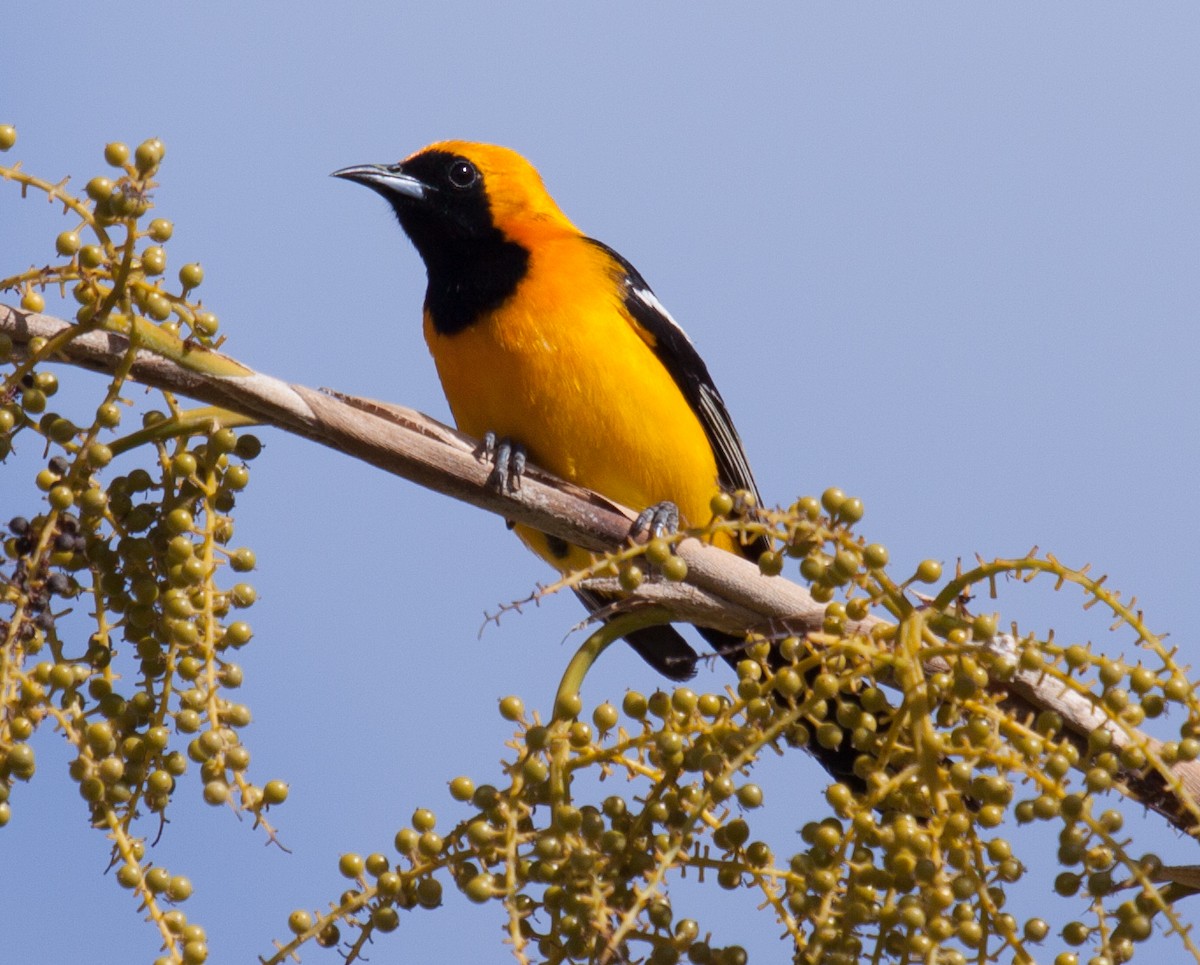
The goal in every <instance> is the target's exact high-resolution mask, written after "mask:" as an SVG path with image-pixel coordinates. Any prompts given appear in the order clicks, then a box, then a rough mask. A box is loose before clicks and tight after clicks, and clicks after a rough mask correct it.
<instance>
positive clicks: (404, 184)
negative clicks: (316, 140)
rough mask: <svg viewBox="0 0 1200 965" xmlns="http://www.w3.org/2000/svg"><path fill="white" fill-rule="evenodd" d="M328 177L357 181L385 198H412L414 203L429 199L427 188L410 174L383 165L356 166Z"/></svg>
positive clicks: (335, 172)
mask: <svg viewBox="0 0 1200 965" xmlns="http://www.w3.org/2000/svg"><path fill="white" fill-rule="evenodd" d="M330 177H333V178H345V179H346V180H347V181H357V182H358V183H359V184H365V185H366V186H367V187H368V188H370V189H371V190H372V191H378V192H379V193H380V194H382V195H384V196H385V197H387V196H389V195H391V196H392V197H395V196H397V195H399V196H400V197H403V198H412V199H413V200H414V201H424V200H425V199H426V198H427V197H429V188H428V187H427V186H426V185H425V183H424V182H422V181H419V180H417V179H416V178H414V177H413V176H412V175H411V174H403V173H401V172H400V171H399V170H397V168H395V167H389V166H388V165H385V164H356V165H354V166H352V167H348V168H342V169H341V170H339V171H334V172H333V174H331V175H330Z"/></svg>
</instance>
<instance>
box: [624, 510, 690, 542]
mask: <svg viewBox="0 0 1200 965" xmlns="http://www.w3.org/2000/svg"><path fill="white" fill-rule="evenodd" d="M677 529H679V507H678V506H676V505H675V504H674V503H672V502H670V501H668V500H663V501H662V502H661V503H655V504H654V505H653V506H647V507H646V508H645V509H643V510H642V511H641V512H640V513H639V514H638V518H637V519H635V520H634V521H633V525H632V526H631V527H629V536H630V538H631V539H634V540H636V539H637V538H638V537H639V536H641V535H642V533H645V534H646V536H647V538H649V539H657V538H658V537H660V536H669V535H670V534H671V533H674V532H675V530H677Z"/></svg>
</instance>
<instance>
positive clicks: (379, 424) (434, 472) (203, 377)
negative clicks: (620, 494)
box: [0, 304, 1200, 835]
mask: <svg viewBox="0 0 1200 965" xmlns="http://www.w3.org/2000/svg"><path fill="white" fill-rule="evenodd" d="M69 327H71V323H69V322H66V321H63V320H62V319H59V318H55V317H53V316H50V315H43V314H38V313H32V312H24V311H20V310H18V309H14V308H11V307H8V306H5V305H2V304H0V333H5V334H7V335H8V336H9V337H10V338H12V340H13V343H14V345H15V346H17V348H18V350H21V349H22V348H23V347H24V346H26V345H28V343H29V341H30V340H31V339H33V338H37V337H41V338H52V337H54V336H55V335H58V334H60V333H62V332H63V331H64V330H65V329H67V328H69ZM129 347H130V340H129V337H127V336H125V335H122V334H118V333H114V332H109V331H97V330H94V331H87V332H81V333H80V334H79V335H78V336H76V337H75V338H73V339H72V340H71V341H70V342H68V343H67V345H66V346H65V348H64V350H63V352H62V353H61V359H62V361H63V362H65V363H68V364H74V365H79V366H83V367H85V368H89V369H93V370H96V371H102V372H109V373H111V372H113V371H115V369H116V368H117V366H118V365H119V364H120V363H121V360H122V359H123V358H124V357H125V355H126V353H127V352H128V350H129ZM230 373H235V374H230ZM131 374H132V376H133V378H135V379H136V380H137V381H139V382H142V383H144V384H146V385H150V386H154V387H156V388H159V389H165V390H168V391H171V392H176V393H179V394H181V395H184V396H187V397H189V398H193V399H196V400H198V401H202V402H207V403H209V404H212V405H217V406H221V407H223V408H226V409H230V410H232V411H234V412H238V413H241V414H243V415H246V416H250V417H252V418H254V419H256V420H258V421H261V422H262V423H264V424H266V425H270V426H274V427H276V428H278V429H282V430H283V431H285V432H291V433H293V434H296V435H300V436H304V437H306V438H309V439H313V440H315V441H317V442H320V443H322V444H323V445H326V446H329V447H330V448H332V449H336V450H338V451H339V452H343V453H346V454H347V455H350V456H353V457H354V458H356V459H361V460H363V461H364V462H368V463H370V464H372V465H374V466H378V467H379V468H381V469H384V470H386V471H387V472H390V473H393V474H395V475H398V476H402V477H404V478H405V479H409V480H411V481H412V482H415V483H417V484H419V485H422V486H425V487H428V488H430V489H434V490H436V491H438V492H442V493H445V494H446V495H448V496H452V497H453V498H455V499H460V500H463V501H465V502H468V503H471V504H473V505H475V506H479V507H480V508H482V509H486V510H488V511H489V512H493V513H497V514H499V515H501V516H503V517H504V518H506V519H510V520H514V521H516V522H519V523H525V524H528V525H529V526H532V527H534V528H536V529H539V530H542V531H543V532H546V533H550V534H552V535H554V536H558V537H561V538H562V539H565V540H567V541H569V542H572V543H576V544H578V545H580V546H584V547H586V548H588V549H590V550H594V551H611V550H614V549H617V548H618V547H619V546H620V545H621V544H622V543H623V542H624V541H625V539H626V537H627V534H628V532H629V526H630V522H631V520H632V519H633V515H634V514H633V513H632V512H631V511H630V510H628V509H626V508H625V507H621V506H617V505H616V504H614V503H612V502H611V501H609V500H607V499H605V498H604V497H602V496H600V495H598V494H596V493H593V492H590V491H588V490H584V489H581V488H579V487H576V486H573V485H571V484H569V483H566V482H564V481H562V480H560V479H557V478H555V477H553V476H551V475H549V474H547V473H544V472H542V471H540V470H539V469H537V467H530V468H529V470H528V472H527V474H526V475H525V476H524V477H523V481H522V484H521V487H520V489H519V490H518V491H517V492H516V493H513V494H503V493H499V492H497V491H496V490H495V489H493V488H492V487H491V486H489V485H488V482H487V478H488V473H489V466H488V464H487V463H486V462H485V461H484V460H482V459H480V458H479V456H478V446H477V443H476V442H475V440H473V439H471V438H469V437H467V436H465V435H463V434H462V433H460V432H457V431H456V430H454V429H451V428H449V427H448V426H445V425H443V424H441V423H439V422H437V421H436V420H434V419H431V418H429V417H428V416H426V415H424V414H422V413H420V412H417V411H415V410H413V409H407V408H404V407H403V406H399V405H395V404H392V403H385V402H375V401H372V400H367V399H359V398H355V397H352V396H345V395H340V394H335V393H327V392H320V391H317V390H314V389H311V388H308V387H306V386H302V385H296V384H292V383H288V382H284V381H282V380H280V379H277V378H274V377H272V376H269V375H265V374H263V373H260V372H255V371H253V370H251V369H249V368H247V367H246V366H244V365H242V364H241V363H239V362H237V361H236V360H233V359H230V358H228V357H227V356H223V355H220V354H219V353H216V352H213V351H211V350H209V349H205V348H203V347H200V346H194V347H188V348H186V349H182V347H181V351H179V352H178V353H176V357H175V358H168V357H165V356H164V355H162V354H158V353H156V352H151V351H148V350H145V349H142V350H139V351H138V352H137V355H136V359H135V361H134V364H133V368H132V370H131ZM678 552H679V554H680V556H682V557H683V559H684V561H685V562H686V563H687V566H688V578H687V582H686V583H683V584H673V583H665V582H650V583H647V584H644V585H643V587H642V588H641V589H639V590H638V592H637V594H635V596H636V597H637V598H638V599H641V600H645V601H647V602H653V603H655V604H658V605H661V606H664V607H667V608H668V609H669V610H670V611H671V612H672V613H674V614H677V615H678V617H679V619H680V620H681V621H685V622H689V623H699V624H702V625H705V626H711V627H716V628H718V629H723V630H727V631H731V632H739V631H745V630H747V629H757V630H760V631H763V632H769V633H782V632H790V633H806V632H811V631H815V630H819V629H820V627H821V625H822V622H823V618H824V606H823V605H821V604H818V603H817V602H815V601H814V600H813V599H812V597H811V596H810V595H809V593H808V592H807V590H805V589H804V588H803V587H801V586H799V585H797V584H795V583H792V582H790V581H789V580H787V579H784V578H782V577H765V576H763V575H762V574H761V573H760V572H759V570H758V567H757V566H755V565H754V564H752V563H750V562H748V561H746V560H744V559H741V558H739V557H736V556H734V555H733V554H731V553H727V552H725V551H723V550H719V549H716V548H714V547H712V546H709V545H706V544H703V543H701V542H699V541H698V540H695V539H688V540H684V541H683V542H682V543H681V544H680V545H679V548H678ZM881 624H882V621H880V620H877V619H875V618H868V619H867V620H865V621H863V623H861V624H859V625H858V629H861V630H862V631H864V632H870V630H871V629H872V628H873V627H877V626H880V625H881ZM988 646H989V647H990V648H992V649H994V650H997V651H998V652H1009V651H1012V650H1013V649H1014V648H1015V641H1014V640H1012V639H1011V638H1010V637H1006V636H1003V635H1000V636H997V638H996V639H995V640H994V641H993V642H992V643H991V644H989V645H988ZM993 686H994V688H995V689H997V690H1000V691H1002V692H1004V694H1005V695H1006V696H1005V700H1006V705H1007V707H1008V708H1009V709H1010V710H1011V711H1013V712H1014V713H1016V714H1017V715H1019V716H1020V717H1027V716H1030V715H1035V714H1037V713H1038V712H1040V711H1043V710H1053V711H1055V712H1057V713H1058V714H1059V715H1060V716H1061V717H1062V718H1063V720H1064V722H1065V726H1066V730H1067V732H1068V734H1069V735H1070V736H1071V737H1072V739H1073V740H1074V741H1075V742H1076V743H1077V744H1078V746H1080V747H1081V748H1082V747H1083V746H1084V745H1085V744H1086V740H1087V736H1088V734H1089V733H1091V732H1092V731H1093V730H1096V729H1097V728H1100V727H1107V728H1109V729H1110V730H1112V731H1113V736H1114V740H1115V743H1116V746H1117V747H1118V748H1120V747H1121V746H1123V745H1125V744H1126V743H1130V742H1131V741H1137V742H1139V743H1142V742H1145V746H1148V747H1150V748H1151V749H1154V748H1156V747H1158V746H1159V744H1158V742H1157V741H1155V740H1153V739H1152V738H1150V737H1148V736H1146V735H1142V734H1134V735H1133V737H1132V738H1130V737H1127V736H1126V735H1125V734H1124V733H1122V732H1119V731H1116V730H1115V729H1114V728H1112V727H1111V725H1109V724H1108V723H1107V718H1106V717H1105V716H1104V715H1103V714H1102V713H1101V712H1100V711H1099V710H1097V709H1096V707H1095V706H1094V705H1093V704H1092V702H1091V701H1090V700H1088V699H1087V698H1086V697H1082V696H1080V695H1078V694H1076V693H1073V692H1072V691H1070V690H1069V689H1067V688H1066V687H1064V686H1063V685H1062V684H1060V683H1059V682H1058V681H1056V680H1053V679H1051V678H1049V677H1046V676H1044V675H1039V674H1033V673H1028V672H1024V671H1020V672H1018V673H1016V674H1015V676H1014V677H1013V678H1012V679H1011V680H1009V681H1006V682H999V681H997V682H994V684H993ZM1172 777H1173V779H1174V781H1177V782H1178V790H1177V789H1175V788H1172V787H1171V786H1170V784H1169V783H1168V782H1167V781H1166V780H1164V778H1163V777H1162V775H1160V774H1158V773H1156V772H1153V771H1147V772H1133V771H1130V772H1128V773H1123V774H1122V775H1120V779H1121V781H1122V782H1123V783H1124V784H1125V785H1126V786H1127V787H1128V788H1129V789H1130V791H1131V793H1132V794H1133V795H1134V796H1135V797H1136V798H1137V799H1138V800H1139V801H1140V802H1141V803H1143V804H1145V805H1146V806H1147V807H1150V808H1152V809H1153V810H1155V811H1157V812H1159V813H1160V814H1162V815H1164V816H1165V817H1166V818H1167V819H1168V820H1169V821H1171V823H1172V824H1174V825H1175V826H1176V827H1178V828H1180V829H1181V830H1183V831H1186V832H1187V833H1189V834H1193V835H1194V834H1196V820H1195V817H1194V808H1195V805H1194V804H1192V805H1191V806H1190V807H1189V802H1194V801H1196V800H1200V763H1198V762H1186V763H1179V764H1177V765H1175V766H1174V767H1173V768H1172Z"/></svg>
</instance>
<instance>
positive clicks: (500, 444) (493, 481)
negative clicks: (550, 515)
mask: <svg viewBox="0 0 1200 965" xmlns="http://www.w3.org/2000/svg"><path fill="white" fill-rule="evenodd" d="M479 456H480V458H483V459H488V460H490V461H491V463H492V471H491V473H489V474H488V480H487V481H488V485H489V486H491V487H492V488H493V489H495V490H496V491H497V492H501V493H515V492H516V491H517V490H519V489H520V488H521V477H522V476H523V475H524V474H525V447H524V446H522V445H521V444H520V443H519V442H514V441H513V440H512V439H509V438H507V437H505V438H503V439H500V438H497V436H496V433H494V432H487V433H485V434H484V436H483V444H482V445H481V446H480V448H479Z"/></svg>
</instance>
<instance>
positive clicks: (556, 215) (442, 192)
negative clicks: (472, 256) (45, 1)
mask: <svg viewBox="0 0 1200 965" xmlns="http://www.w3.org/2000/svg"><path fill="white" fill-rule="evenodd" d="M333 176H334V177H338V178H346V179H347V180H349V181H357V182H358V183H359V184H365V185H366V186H367V187H369V188H371V190H373V191H376V192H377V193H379V194H381V195H383V197H384V198H385V199H387V201H388V203H389V204H390V205H391V206H392V209H393V210H394V211H395V212H396V217H397V218H398V219H399V220H400V224H401V226H402V227H403V228H404V231H405V233H406V234H407V235H408V236H409V238H411V239H412V242H413V244H414V245H416V247H417V250H418V251H419V252H420V254H421V256H422V257H423V258H424V259H425V262H426V264H428V263H429V262H430V260H431V258H434V259H436V258H437V257H438V256H439V255H440V254H444V253H446V252H447V251H448V250H452V249H455V248H458V247H460V246H461V245H463V244H467V245H470V244H479V243H483V244H486V243H488V242H489V241H492V240H495V239H497V238H498V237H500V238H503V239H505V240H509V241H515V242H518V243H524V242H527V241H529V240H531V238H532V237H533V236H535V235H538V234H544V233H553V232H570V233H576V229H575V227H574V226H573V225H572V224H571V222H570V221H569V220H568V219H567V217H566V215H564V214H563V213H562V211H560V210H559V208H558V205H557V204H555V203H554V199H553V198H551V197H550V195H549V194H548V193H547V191H546V189H545V187H544V186H543V184H542V178H541V175H539V174H538V172H537V170H536V169H535V168H534V167H533V165H532V164H530V163H529V162H528V161H526V160H525V158H523V157H522V156H521V155H520V154H518V153H517V152H516V151H512V150H510V149H508V148H506V147H498V146H496V145H493V144H476V143H472V142H470V141H439V142H437V143H435V144H431V145H429V146H428V147H426V148H422V149H421V150H420V151H417V153H416V154H413V155H410V156H409V157H407V158H405V159H404V160H403V161H400V162H398V163H396V164H361V165H355V166H354V167H348V168H342V169H341V170H340V171H334V172H333Z"/></svg>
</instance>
